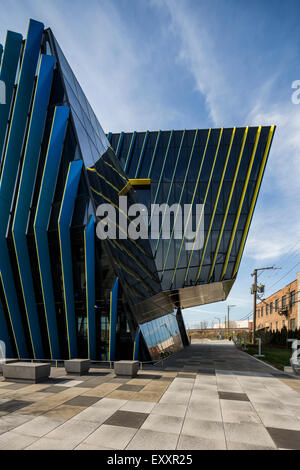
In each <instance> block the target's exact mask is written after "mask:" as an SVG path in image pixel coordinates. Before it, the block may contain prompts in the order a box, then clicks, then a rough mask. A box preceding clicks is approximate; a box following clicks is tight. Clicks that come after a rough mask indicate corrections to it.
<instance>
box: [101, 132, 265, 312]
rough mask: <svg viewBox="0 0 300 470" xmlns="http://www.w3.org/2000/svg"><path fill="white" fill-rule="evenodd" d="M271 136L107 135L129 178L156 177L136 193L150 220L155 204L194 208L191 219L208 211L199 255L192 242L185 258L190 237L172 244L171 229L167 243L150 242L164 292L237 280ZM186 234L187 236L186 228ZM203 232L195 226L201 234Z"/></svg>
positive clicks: (227, 134)
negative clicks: (199, 209) (152, 205)
mask: <svg viewBox="0 0 300 470" xmlns="http://www.w3.org/2000/svg"><path fill="white" fill-rule="evenodd" d="M272 129H273V130H272ZM270 132H271V134H272V135H273V133H274V127H273V126H272V127H270V126H263V127H244V128H240V127H239V128H228V129H225V128H224V129H206V130H205V129H204V130H199V129H194V130H181V131H180V130H177V131H151V132H149V131H147V132H129V133H124V132H120V133H118V134H114V133H112V134H111V135H110V142H111V145H112V147H113V149H115V150H116V155H117V157H118V158H119V161H120V164H121V165H122V166H123V168H125V167H126V173H127V177H128V178H134V177H139V178H146V177H151V190H150V191H149V192H146V191H140V192H137V198H138V199H139V200H140V202H142V203H144V204H145V205H146V207H147V209H148V213H149V214H150V210H151V204H153V203H157V204H163V203H167V204H169V206H171V205H172V204H174V203H178V204H180V205H181V207H182V210H183V204H187V203H189V204H191V205H192V207H193V211H195V210H196V204H203V209H201V214H200V215H202V219H203V220H204V234H203V247H202V248H200V249H199V248H198V247H196V245H195V242H194V244H192V245H193V247H192V250H188V251H187V250H186V249H185V244H184V241H185V240H186V239H185V237H182V236H181V237H180V238H179V239H178V237H177V239H175V231H174V227H173V228H172V231H171V236H170V239H163V237H162V236H161V234H162V230H161V229H160V232H159V236H158V239H156V240H152V241H151V249H152V253H153V257H154V259H155V264H156V270H157V273H158V275H159V278H160V283H161V287H162V289H163V291H169V290H171V291H173V290H177V289H182V288H187V287H189V286H195V285H203V284H207V283H214V282H220V281H222V280H229V279H235V277H236V275H237V271H238V266H239V264H240V260H241V255H242V252H243V248H244V245H245V241H246V237H247V233H248V230H249V226H250V222H251V217H252V215H253V210H254V206H255V202H256V199H257V195H258V190H259V186H260V184H261V179H262V174H263V169H264V168H265V164H266V159H267V154H268V152H269V149H270V143H271V140H272V139H271V138H269V133H270ZM178 213H179V212H177V214H178ZM191 214H192V213H191ZM174 217H175V215H174ZM192 217H193V216H192V215H189V216H188V219H192ZM202 219H201V220H202ZM162 220H163V221H164V216H162ZM149 226H151V223H150V225H149ZM182 228H184V232H183V234H184V235H185V233H186V232H185V231H186V228H185V224H184V225H182ZM199 229H200V223H199V222H198V223H197V224H196V233H199ZM194 304H195V305H197V299H194Z"/></svg>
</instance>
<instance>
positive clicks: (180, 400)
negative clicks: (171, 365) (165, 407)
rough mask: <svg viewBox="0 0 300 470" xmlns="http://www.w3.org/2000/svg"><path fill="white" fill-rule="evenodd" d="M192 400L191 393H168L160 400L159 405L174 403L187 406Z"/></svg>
mask: <svg viewBox="0 0 300 470" xmlns="http://www.w3.org/2000/svg"><path fill="white" fill-rule="evenodd" d="M189 399H190V392H188V393H186V392H169V391H167V392H166V393H165V394H164V395H163V396H162V397H161V399H160V402H159V403H173V404H178V405H186V404H187V403H188V401H189Z"/></svg>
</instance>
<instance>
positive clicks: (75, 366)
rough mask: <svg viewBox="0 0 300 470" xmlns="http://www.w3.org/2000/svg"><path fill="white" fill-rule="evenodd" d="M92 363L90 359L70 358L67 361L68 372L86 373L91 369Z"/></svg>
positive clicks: (74, 373) (73, 373)
mask: <svg viewBox="0 0 300 470" xmlns="http://www.w3.org/2000/svg"><path fill="white" fill-rule="evenodd" d="M90 366H91V363H90V361H89V360H88V359H69V360H67V361H65V369H66V372H67V374H72V375H84V374H87V373H88V371H89V370H90Z"/></svg>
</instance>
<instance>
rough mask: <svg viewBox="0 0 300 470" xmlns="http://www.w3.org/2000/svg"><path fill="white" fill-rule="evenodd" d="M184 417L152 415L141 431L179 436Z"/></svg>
mask: <svg viewBox="0 0 300 470" xmlns="http://www.w3.org/2000/svg"><path fill="white" fill-rule="evenodd" d="M182 423H183V417H178V416H167V415H157V414H152V413H151V414H150V415H149V416H148V418H147V419H146V420H145V422H144V424H143V425H142V427H141V429H148V430H150V431H160V432H168V433H173V434H179V433H180V431H181V428H182Z"/></svg>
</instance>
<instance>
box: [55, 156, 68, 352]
mask: <svg viewBox="0 0 300 470" xmlns="http://www.w3.org/2000/svg"><path fill="white" fill-rule="evenodd" d="M70 168H71V162H70V163H69V168H68V173H67V177H66V182H65V187H64V192H63V197H62V199H61V206H60V210H59V216H58V221H57V228H58V239H59V253H60V263H61V273H62V282H63V293H64V304H65V320H66V327H67V339H68V350H69V359H70V358H71V349H70V338H69V327H68V322H67V302H66V289H65V275H64V265H63V258H62V251H61V238H60V227H59V222H60V216H61V211H62V207H63V201H64V198H65V193H66V188H67V183H68V178H69V173H70Z"/></svg>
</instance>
